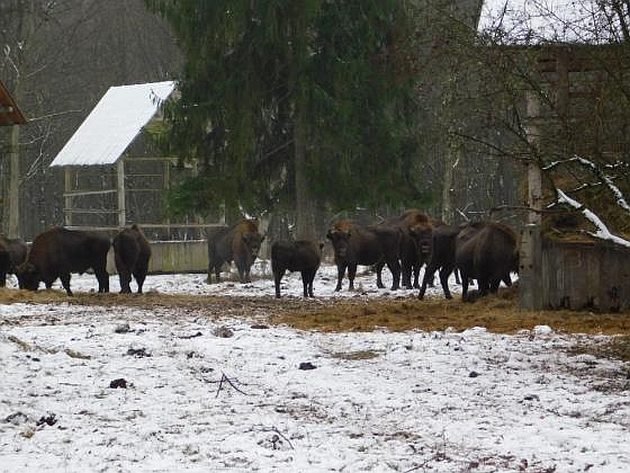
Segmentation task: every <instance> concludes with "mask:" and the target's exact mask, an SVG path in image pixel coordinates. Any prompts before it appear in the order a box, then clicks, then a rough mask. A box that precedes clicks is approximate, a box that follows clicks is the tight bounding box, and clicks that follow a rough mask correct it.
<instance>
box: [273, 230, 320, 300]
mask: <svg viewBox="0 0 630 473" xmlns="http://www.w3.org/2000/svg"><path fill="white" fill-rule="evenodd" d="M323 247H324V244H323V243H319V242H315V241H312V240H297V241H293V242H290V241H276V242H274V244H273V245H271V270H272V271H273V281H274V285H275V288H276V297H278V298H279V297H280V281H281V280H282V276H284V273H285V272H286V271H287V270H289V271H300V273H301V274H302V285H303V286H304V297H309V296H310V297H313V279H315V273H316V272H317V269H318V268H319V264H320V263H321V260H322V248H323Z"/></svg>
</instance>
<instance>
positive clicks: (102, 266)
mask: <svg viewBox="0 0 630 473" xmlns="http://www.w3.org/2000/svg"><path fill="white" fill-rule="evenodd" d="M109 247H110V241H109V238H108V237H107V236H105V235H101V234H99V233H95V232H88V231H81V230H68V229H66V228H60V227H53V228H51V229H49V230H46V231H44V232H42V233H40V234H39V235H37V237H35V240H34V241H33V245H32V246H31V250H30V251H29V253H28V257H27V259H26V261H25V262H24V263H23V264H22V265H20V267H19V268H18V269H17V272H16V274H17V277H18V283H19V286H20V289H28V290H31V291H36V290H37V288H38V287H39V283H40V281H43V282H44V284H45V285H46V288H47V289H50V288H51V287H52V284H53V282H55V280H56V279H57V278H59V279H61V284H62V285H63V288H64V289H65V290H66V293H67V294H68V295H69V296H71V295H72V291H71V290H70V273H80V274H81V273H84V272H85V271H87V270H88V269H90V268H91V269H93V270H94V274H95V275H96V279H97V280H98V292H109V274H107V252H108V251H109Z"/></svg>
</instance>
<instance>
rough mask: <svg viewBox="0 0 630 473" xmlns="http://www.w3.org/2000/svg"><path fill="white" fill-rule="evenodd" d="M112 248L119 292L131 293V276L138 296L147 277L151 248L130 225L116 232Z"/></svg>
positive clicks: (133, 226) (142, 236) (135, 226)
mask: <svg viewBox="0 0 630 473" xmlns="http://www.w3.org/2000/svg"><path fill="white" fill-rule="evenodd" d="M112 246H113V247H114V261H115V263H116V271H117V272H118V278H119V280H120V292H121V293H122V294H129V293H130V292H131V286H130V283H131V276H132V275H133V277H134V278H135V280H136V284H137V285H138V294H141V293H142V285H143V284H144V280H145V278H146V277H147V271H148V269H149V259H151V246H150V245H149V241H148V240H147V239H146V237H145V236H144V233H142V230H140V228H138V226H137V225H132V226H131V227H129V228H125V229H123V230H121V231H120V232H118V234H117V235H116V236H115V237H114V240H113V242H112Z"/></svg>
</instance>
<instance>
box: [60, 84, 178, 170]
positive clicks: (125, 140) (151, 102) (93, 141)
mask: <svg viewBox="0 0 630 473" xmlns="http://www.w3.org/2000/svg"><path fill="white" fill-rule="evenodd" d="M174 88H175V82H173V81H165V82H150V83H146V84H133V85H122V86H118V87H110V88H109V90H108V91H107V92H106V93H105V95H103V97H102V98H101V100H100V101H99V102H98V103H97V104H96V107H94V109H93V110H92V112H91V113H90V114H89V115H88V117H87V118H86V119H85V121H84V122H83V123H82V124H81V126H80V127H79V128H78V129H77V131H76V132H75V133H74V135H72V138H70V140H68V142H67V143H66V145H65V146H64V147H63V149H62V150H61V151H60V152H59V154H58V155H57V156H56V157H55V159H54V160H53V162H52V163H51V164H50V165H51V166H91V165H96V164H99V165H103V164H114V163H115V162H116V161H118V159H119V158H120V157H121V156H122V154H123V153H124V152H125V150H126V149H127V147H128V146H129V145H130V144H131V142H132V141H133V139H134V138H135V137H136V136H137V135H138V133H140V130H141V129H142V127H144V126H145V125H146V124H147V123H148V122H149V120H151V118H152V117H153V116H154V115H155V114H156V112H157V110H158V108H159V106H160V105H161V103H162V102H164V101H165V100H166V99H167V98H168V96H169V95H170V94H171V92H173V89H174Z"/></svg>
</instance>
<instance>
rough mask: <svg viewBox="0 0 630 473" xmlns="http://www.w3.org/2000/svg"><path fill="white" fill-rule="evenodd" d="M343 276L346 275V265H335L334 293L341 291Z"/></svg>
mask: <svg viewBox="0 0 630 473" xmlns="http://www.w3.org/2000/svg"><path fill="white" fill-rule="evenodd" d="M344 274H346V265H345V264H342V263H337V286H336V287H335V292H339V291H341V282H342V281H343V275H344Z"/></svg>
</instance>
